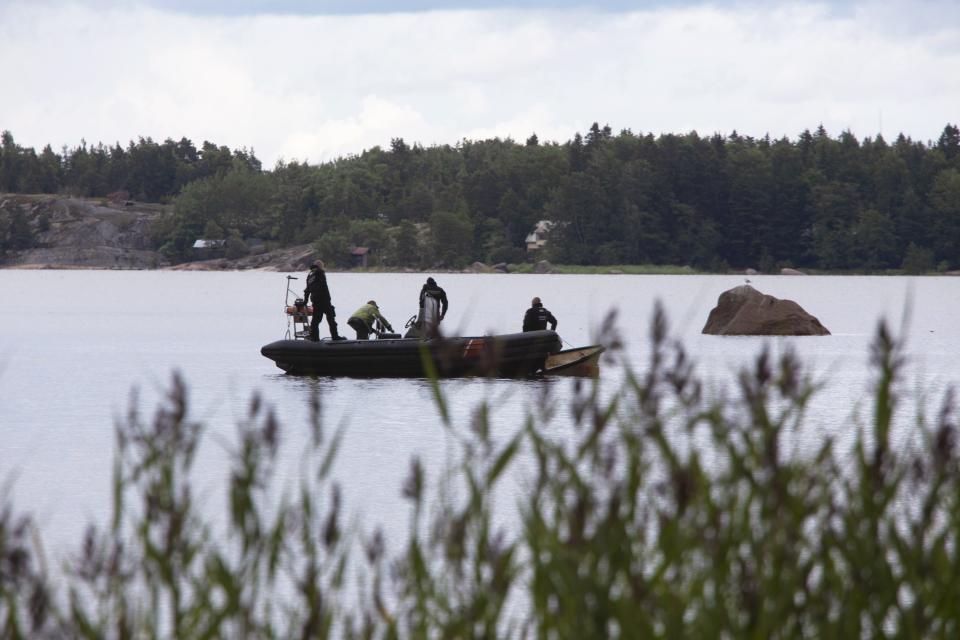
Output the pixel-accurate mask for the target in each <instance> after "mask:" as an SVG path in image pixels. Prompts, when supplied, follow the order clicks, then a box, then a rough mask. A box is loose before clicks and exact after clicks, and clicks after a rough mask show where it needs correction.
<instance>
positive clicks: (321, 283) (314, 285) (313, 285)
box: [303, 260, 345, 342]
mask: <svg viewBox="0 0 960 640" xmlns="http://www.w3.org/2000/svg"><path fill="white" fill-rule="evenodd" d="M311 298H312V299H313V316H312V317H311V318H310V339H311V340H313V341H314V342H317V341H318V340H320V320H321V319H323V316H324V314H326V316H327V326H328V327H330V337H331V338H333V339H334V340H345V338H341V337H340V334H339V333H337V321H336V313H335V312H334V309H333V304H331V302H330V289H329V288H328V287H327V274H326V273H324V271H323V262H322V261H320V260H317V261H316V262H314V263H313V264H312V265H310V273H308V274H307V288H306V289H304V290H303V304H304V305H306V304H308V303H309V302H310V299H311Z"/></svg>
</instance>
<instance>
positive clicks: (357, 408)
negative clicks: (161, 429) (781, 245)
mask: <svg viewBox="0 0 960 640" xmlns="http://www.w3.org/2000/svg"><path fill="white" fill-rule="evenodd" d="M297 275H298V276H299V278H300V279H299V280H298V281H296V283H295V284H298V285H300V287H302V286H303V283H304V274H297ZM424 279H425V275H423V274H339V273H331V274H329V283H330V289H331V293H332V296H333V301H334V304H335V305H336V307H337V310H338V314H339V316H338V318H339V321H340V325H341V327H342V329H341V330H342V331H343V332H344V333H345V334H347V335H352V331H351V330H350V329H349V327H346V318H347V317H349V315H350V313H351V312H352V311H353V310H354V309H355V308H356V307H358V306H360V305H361V304H362V303H364V302H365V301H366V300H368V299H371V298H373V299H376V300H377V302H378V303H379V305H380V309H381V310H382V311H383V313H384V314H385V315H386V317H387V318H388V319H389V320H390V322H391V323H392V324H393V325H394V326H395V327H400V326H402V325H403V323H404V322H405V320H406V319H407V318H408V317H410V316H411V315H413V314H414V313H415V312H416V306H417V296H418V293H419V290H420V286H421V284H422V283H423V281H424ZM437 280H438V283H439V284H440V285H441V286H442V287H444V288H445V289H446V291H447V294H448V296H449V298H450V312H449V313H448V315H447V319H446V321H445V325H447V327H448V331H451V330H453V329H457V330H458V333H461V334H467V335H471V334H472V335H480V334H484V333H487V332H493V333H507V332H514V331H518V330H519V328H520V324H521V320H522V317H523V313H524V311H525V310H526V308H527V307H528V306H529V301H530V298H531V297H532V296H534V295H539V296H540V297H541V298H543V301H544V304H545V305H546V306H547V307H548V308H549V309H550V310H551V311H553V313H554V314H555V315H556V316H557V318H558V319H559V321H560V324H559V327H558V331H559V333H560V334H561V336H562V337H563V339H564V340H565V341H566V342H567V343H569V344H570V345H576V346H579V345H583V344H588V343H591V342H592V341H593V339H592V338H593V334H594V331H595V329H596V328H597V327H598V326H599V325H600V323H601V322H602V320H603V318H604V316H605V315H606V313H607V312H608V311H609V310H610V309H612V308H616V309H617V310H618V312H619V316H618V317H619V320H618V323H619V327H620V329H621V331H622V333H623V335H624V336H625V338H626V355H627V357H628V358H629V359H630V360H631V361H632V362H633V363H635V365H636V366H637V367H638V368H642V367H643V366H644V356H645V351H646V349H645V343H646V331H647V324H648V321H649V319H650V316H651V313H652V311H653V308H654V304H655V301H657V300H660V301H662V302H663V304H664V306H665V308H666V310H667V313H668V317H669V318H670V321H671V327H672V331H673V335H674V336H676V337H679V338H681V339H682V340H683V342H684V344H685V345H686V347H687V349H688V350H689V352H690V353H691V354H692V355H693V357H694V359H695V360H696V362H697V363H698V365H697V366H698V372H699V373H700V374H701V375H702V376H703V377H704V378H706V379H707V380H708V381H709V382H710V383H711V385H712V386H714V387H715V388H718V389H720V388H724V387H727V386H730V385H731V384H732V382H733V380H734V376H733V373H734V372H735V371H736V369H737V368H738V367H739V366H740V365H742V364H743V363H745V362H746V361H748V360H749V359H750V358H751V357H753V356H755V355H756V354H757V353H758V351H759V350H760V349H761V347H762V345H764V344H770V345H772V346H773V348H774V349H775V350H780V349H782V348H784V347H785V346H786V345H787V344H790V345H793V346H794V347H795V349H796V350H797V351H798V352H799V353H800V354H801V355H802V356H803V357H804V361H805V362H806V363H807V364H808V365H809V366H811V367H812V368H813V370H814V371H815V372H816V375H817V376H818V377H820V378H826V379H827V380H828V381H830V382H831V383H832V384H829V385H828V386H827V388H826V389H825V390H824V391H823V392H822V393H821V395H820V397H819V399H818V400H817V403H816V412H815V414H814V416H813V424H814V426H815V431H817V432H819V433H831V434H834V435H836V436H838V437H839V438H840V439H847V440H849V438H850V437H851V436H852V435H853V429H854V425H855V422H854V421H852V420H851V419H850V416H851V412H852V411H853V409H854V407H856V406H857V405H858V404H859V403H861V402H862V401H863V399H864V398H865V392H866V390H867V387H868V384H869V375H868V373H867V361H868V346H869V343H870V341H871V339H872V337H873V333H874V330H875V328H876V325H877V322H878V320H879V319H880V318H883V317H885V318H887V319H889V320H890V321H891V324H892V325H893V326H894V327H895V328H897V329H898V330H900V329H901V328H902V329H903V330H904V331H905V332H906V334H907V336H908V343H907V344H908V351H909V354H910V369H909V374H908V378H907V380H908V382H907V386H908V387H909V388H911V389H918V390H921V391H923V393H924V394H925V395H926V397H928V398H929V399H930V401H931V402H933V401H935V400H936V399H937V398H938V397H939V395H940V394H941V393H942V391H943V389H944V388H945V386H946V385H947V384H950V383H952V382H955V381H956V380H958V378H960V375H958V372H960V369H958V362H960V323H958V322H957V319H958V318H960V295H958V294H960V279H957V278H949V277H929V278H906V277H904V278H900V277H839V276H829V277H812V276H807V277H796V276H794V277H789V276H767V277H764V276H756V277H752V280H753V284H754V286H755V287H757V288H758V289H759V290H761V291H763V292H764V293H770V294H772V295H775V296H777V297H781V298H789V299H792V300H795V301H797V302H798V303H800V304H801V306H803V307H804V308H806V309H807V310H808V311H809V312H810V313H812V314H813V315H815V316H817V317H818V318H819V319H820V320H821V322H823V324H824V325H826V326H827V327H828V328H829V329H830V330H831V331H832V332H833V335H832V336H829V337H822V338H779V339H766V338H720V337H715V336H703V335H701V334H700V329H701V328H702V326H703V324H704V322H705V321H706V318H707V315H708V313H709V311H710V309H711V308H712V307H713V306H714V305H715V303H716V300H717V296H718V295H719V294H720V293H721V292H723V291H724V290H726V289H729V288H730V287H733V286H736V285H738V284H741V283H742V282H743V278H742V277H738V276H628V275H603V276H587V275H583V276H577V275H466V274H464V275H460V274H455V275H448V274H439V275H437ZM285 283H286V280H285V276H284V274H276V273H262V272H241V273H233V272H231V273H188V272H105V271H0V436H2V437H0V480H6V479H7V478H10V477H12V478H14V480H15V485H14V496H15V498H16V502H17V505H18V507H20V508H22V509H29V510H30V511H31V512H32V513H33V514H34V515H35V516H36V518H37V519H38V520H39V522H40V524H41V528H42V530H43V535H44V537H45V540H46V541H47V543H48V545H49V546H52V547H53V548H55V549H64V548H67V547H71V548H72V547H73V546H74V544H75V543H76V541H77V539H78V535H79V533H80V532H81V531H82V529H83V528H84V527H85V526H86V524H88V523H89V522H91V521H100V522H103V521H104V520H105V517H106V514H107V509H108V506H109V502H110V500H109V487H110V483H109V479H110V468H111V462H112V456H113V438H114V435H113V424H114V420H115V419H116V417H117V416H120V415H122V414H124V413H125V411H126V408H127V406H128V403H129V400H130V397H131V395H130V394H131V390H132V389H133V388H135V387H136V388H137V389H139V397H140V402H139V404H140V406H141V407H142V408H143V409H144V410H145V411H147V412H152V408H153V407H154V406H155V404H156V401H157V399H158V397H159V395H160V394H161V393H162V391H163V389H164V388H166V386H167V384H168V382H169V379H170V375H171V372H172V371H173V370H179V371H181V372H182V373H183V375H184V377H185V379H186V380H187V382H188V383H189V385H190V390H191V398H192V408H193V411H194V415H195V416H196V417H197V418H199V419H201V420H203V421H205V423H206V424H208V425H209V428H210V430H211V431H212V432H214V433H215V434H217V435H225V436H230V435H231V434H232V433H233V430H234V425H235V424H236V422H237V421H238V420H239V419H240V418H241V417H242V416H243V415H244V413H245V410H246V408H247V404H248V403H247V400H248V399H249V397H250V394H251V393H252V392H253V391H258V392H260V393H262V395H263V396H264V397H265V399H266V400H267V401H268V402H269V403H271V404H272V405H273V406H274V407H275V409H276V411H277V413H278V414H279V416H280V418H281V422H282V423H283V424H284V425H285V427H286V430H285V431H284V443H285V446H284V449H283V451H284V453H283V455H284V456H285V457H284V460H285V462H286V463H287V464H285V465H284V469H285V471H284V473H286V474H287V476H288V479H292V478H294V477H295V476H296V474H297V472H298V463H297V461H298V460H299V456H298V451H299V447H300V443H302V442H304V441H305V438H306V423H307V420H306V417H307V406H306V399H307V398H308V396H309V395H310V393H311V391H312V390H318V391H319V392H320V393H321V397H322V400H323V407H324V417H325V422H326V423H327V424H328V425H332V426H336V425H345V433H346V437H345V440H344V444H343V447H342V449H341V454H340V456H339V458H338V462H337V467H336V475H337V477H338V478H339V479H340V480H341V481H342V483H343V485H344V489H345V494H346V503H347V506H348V509H350V510H351V511H352V512H353V513H354V514H357V515H359V516H361V517H363V518H364V520H365V521H366V522H371V523H372V522H381V523H383V524H384V525H385V526H386V527H387V529H388V530H389V529H391V528H394V527H404V526H405V525H406V522H407V519H406V518H407V510H406V506H405V505H404V504H403V503H402V501H401V500H400V499H399V487H400V484H401V482H402V479H403V477H404V476H405V475H406V471H407V468H408V463H409V458H410V456H411V455H414V454H416V455H420V456H422V457H423V458H424V459H425V460H426V461H427V462H428V464H431V465H433V468H436V467H437V465H439V464H440V463H442V461H444V460H446V459H448V458H449V457H450V456H451V455H452V451H451V449H452V447H451V442H450V436H449V435H448V434H447V433H446V431H445V430H444V428H443V427H442V425H441V422H440V420H439V417H438V413H437V410H436V408H435V407H434V405H433V402H432V399H431V398H432V396H431V391H430V388H429V386H428V385H427V384H426V383H425V382H423V381H420V380H351V379H329V378H319V379H318V378H295V377H289V376H286V375H284V374H283V373H282V372H280V370H279V369H276V368H275V367H274V366H273V363H272V362H270V361H269V360H267V359H265V358H263V357H262V356H261V355H260V353H259V348H260V346H261V345H263V344H265V343H267V342H270V341H273V340H275V339H277V338H281V337H283V333H284V330H285V328H286V321H285V318H284V316H283V314H282V304H283V296H284V290H285ZM905 309H908V310H909V319H908V320H907V322H906V323H904V321H903V318H904V313H905V311H904V310H905ZM325 329H326V328H325V326H324V327H322V330H324V331H325ZM621 380H622V372H621V371H620V370H618V369H617V368H614V367H609V366H608V367H607V368H605V369H604V370H603V373H602V383H603V385H604V386H605V387H606V388H608V389H610V390H612V389H614V388H616V386H617V385H618V384H619V382H620V381H621ZM442 384H443V387H444V388H445V389H446V390H447V391H449V392H450V393H449V394H448V395H449V398H450V401H451V404H452V408H453V413H454V416H456V418H457V419H459V420H465V419H466V416H469V412H470V409H471V408H472V407H473V406H475V405H476V404H477V403H478V402H479V401H481V400H482V399H489V400H491V401H492V402H493V403H494V404H495V406H496V412H495V422H496V427H497V428H498V429H503V430H504V431H505V432H509V433H512V432H513V430H514V429H516V428H517V427H518V426H519V425H520V424H521V421H522V418H523V416H524V415H525V411H526V408H527V407H528V406H530V405H531V404H532V403H533V402H534V401H535V400H536V398H537V397H538V396H539V395H540V393H541V391H542V386H543V385H546V384H550V385H553V387H552V388H553V390H554V391H555V392H556V393H555V396H556V397H558V398H562V397H564V395H566V393H567V392H568V391H569V390H570V389H571V386H570V385H572V384H573V383H572V382H571V381H570V380H563V379H561V380H553V381H505V380H494V381H487V380H449V381H444V382H443V383H442ZM568 426H569V421H568V420H567V419H566V418H565V414H564V413H563V411H561V412H560V414H559V417H558V419H557V420H556V424H555V425H553V426H552V427H553V428H555V429H556V430H557V431H556V433H557V435H558V436H560V437H562V435H563V432H564V430H565V429H566V428H568ZM226 462H227V455H226V452H225V449H224V445H223V444H222V438H217V437H214V438H207V440H206V445H205V447H204V448H203V450H202V452H201V456H200V459H199V462H198V472H199V473H200V474H201V475H202V476H203V477H204V478H205V479H206V480H207V481H208V487H209V490H208V491H207V493H205V494H204V496H203V500H205V501H207V502H208V503H209V504H210V506H211V508H212V509H220V507H221V506H222V504H223V497H222V495H221V493H220V491H219V487H218V484H217V483H218V481H219V480H220V479H222V478H224V477H225V473H226Z"/></svg>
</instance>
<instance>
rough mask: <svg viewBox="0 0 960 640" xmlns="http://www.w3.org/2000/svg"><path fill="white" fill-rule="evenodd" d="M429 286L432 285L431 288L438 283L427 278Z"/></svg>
mask: <svg viewBox="0 0 960 640" xmlns="http://www.w3.org/2000/svg"><path fill="white" fill-rule="evenodd" d="M427 284H429V285H431V286H436V284H437V281H436V280H434V279H433V278H427Z"/></svg>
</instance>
